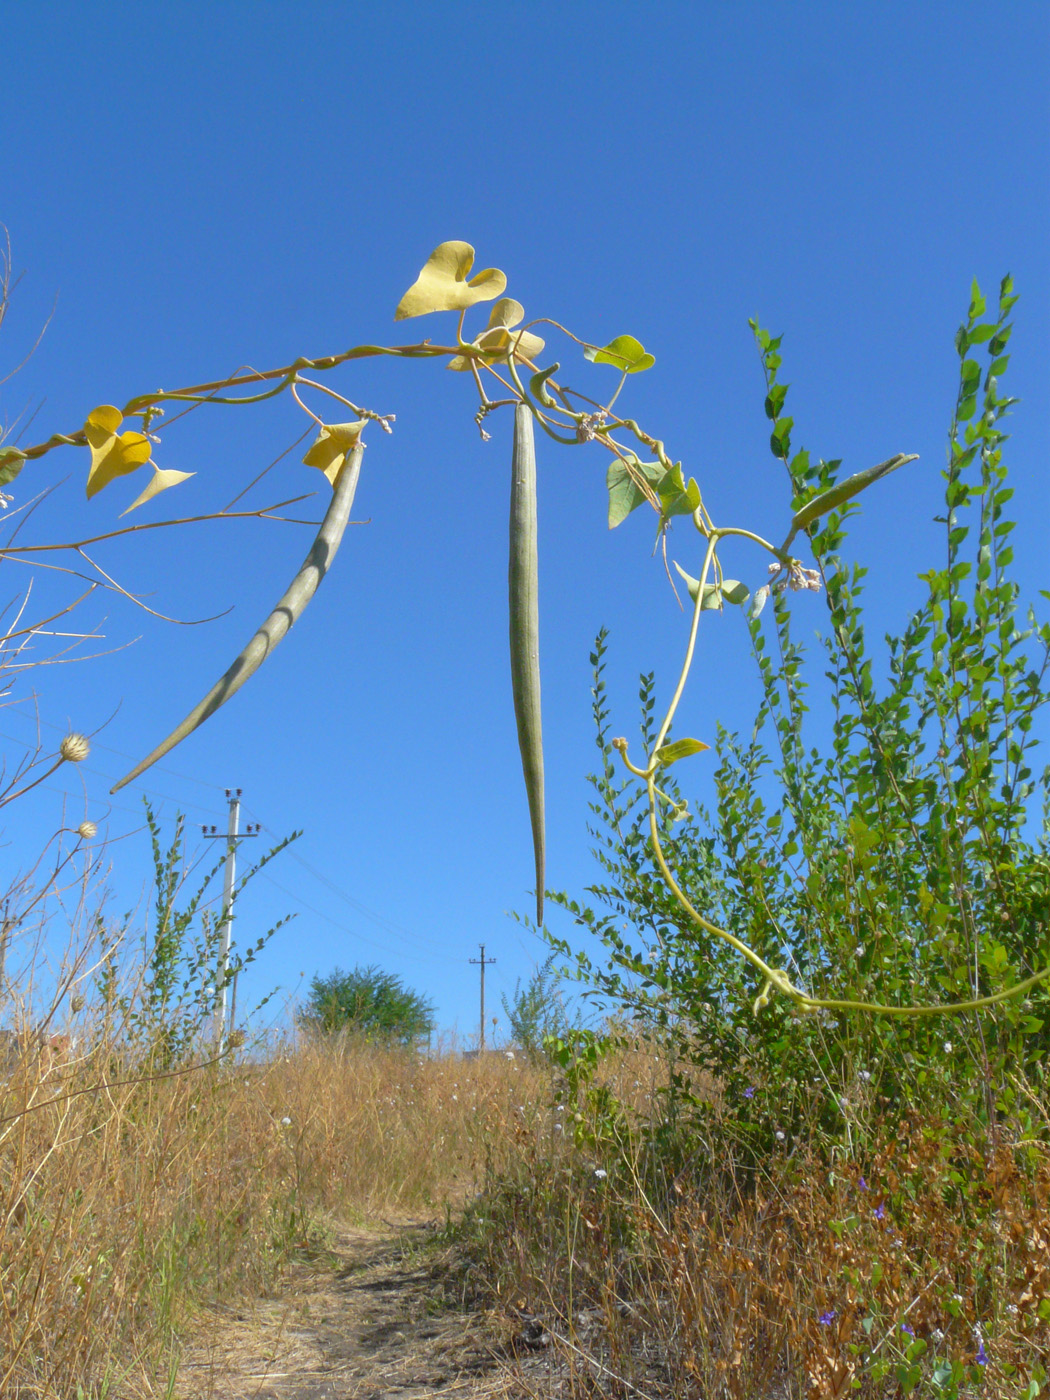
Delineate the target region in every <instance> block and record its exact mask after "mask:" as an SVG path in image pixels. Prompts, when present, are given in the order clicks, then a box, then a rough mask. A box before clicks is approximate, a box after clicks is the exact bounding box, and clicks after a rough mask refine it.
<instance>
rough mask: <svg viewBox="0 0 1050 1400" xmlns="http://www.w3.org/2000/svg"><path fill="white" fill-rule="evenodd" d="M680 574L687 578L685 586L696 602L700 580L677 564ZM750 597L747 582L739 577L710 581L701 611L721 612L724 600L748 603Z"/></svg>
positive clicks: (705, 587) (705, 590)
mask: <svg viewBox="0 0 1050 1400" xmlns="http://www.w3.org/2000/svg"><path fill="white" fill-rule="evenodd" d="M675 568H676V569H677V570H678V573H679V576H680V577H681V578H683V579H684V580H685V586H686V588H688V590H689V596H690V598H692V600H693V602H694V603H695V602H696V590H697V589H698V588H699V587H700V580H699V579H696V578H693V576H692V574H687V573H686V571H685V570H684V569H683V568H682V566H681V564H677V563H676V564H675ZM748 597H749V592H748V587H747V584H746V583H741V582H740V580H739V579H735V578H724V579H723V580H722V582H721V583H720V584H719V583H708V584H705V585H704V601H703V603H702V604H701V611H702V612H703V611H708V610H710V611H715V612H720V611H721V609H722V602H723V600H724V601H725V602H727V603H746V602H747V600H748Z"/></svg>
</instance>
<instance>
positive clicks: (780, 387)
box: [765, 384, 791, 421]
mask: <svg viewBox="0 0 1050 1400" xmlns="http://www.w3.org/2000/svg"><path fill="white" fill-rule="evenodd" d="M790 387H791V386H790V385H788V384H774V385H773V386H772V388H771V389H770V391H769V396H768V397H767V399H766V405H765V407H766V417H767V418H771V419H773V420H774V421H775V420H776V419H777V418H778V417H779V416H780V410H781V409H782V408H783V407H784V400H785V399H786V398H787V391H788V389H789V388H790Z"/></svg>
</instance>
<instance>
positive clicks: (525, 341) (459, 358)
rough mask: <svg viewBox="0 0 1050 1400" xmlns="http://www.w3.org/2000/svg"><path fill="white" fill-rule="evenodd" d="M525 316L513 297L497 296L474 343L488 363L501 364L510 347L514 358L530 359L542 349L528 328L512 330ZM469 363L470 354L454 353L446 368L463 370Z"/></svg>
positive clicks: (519, 303)
mask: <svg viewBox="0 0 1050 1400" xmlns="http://www.w3.org/2000/svg"><path fill="white" fill-rule="evenodd" d="M524 316H525V308H524V307H523V306H522V304H521V302H520V301H515V300H514V298H513V297H500V299H499V301H497V302H496V305H495V306H494V307H493V308H492V310H491V311H490V312H489V323H488V326H487V328H486V329H485V330H483V331H482V333H481V334H480V335H479V336H478V337H477V339H476V340H475V341H474V344H475V345H476V346H477V347H478V349H479V350H483V351H484V352H485V360H486V362H487V363H489V364H494V365H495V364H503V363H505V362H506V360H507V358H508V357H509V355H510V353H511V352H512V351H513V353H514V358H515V360H534V359H535V358H536V356H537V355H541V354H542V353H543V347H544V343H545V342H544V341H542V340H541V339H540V337H539V336H538V335H532V334H531V333H530V332H529V331H521V332H517V333H516V332H515V331H513V330H512V327H513V326H516V325H517V324H518V322H519V321H521V320H523V319H524ZM470 366H471V356H470V355H454V356H453V357H452V359H451V360H449V362H448V367H449V369H456V370H464V369H469V368H470Z"/></svg>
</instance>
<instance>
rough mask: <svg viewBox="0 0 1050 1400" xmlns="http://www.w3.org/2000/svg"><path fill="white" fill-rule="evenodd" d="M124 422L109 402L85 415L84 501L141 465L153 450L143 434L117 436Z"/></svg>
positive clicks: (116, 409) (121, 434)
mask: <svg viewBox="0 0 1050 1400" xmlns="http://www.w3.org/2000/svg"><path fill="white" fill-rule="evenodd" d="M123 421H124V415H123V414H122V413H121V411H120V409H119V408H114V406H113V405H112V404H111V403H104V404H101V405H100V406H99V407H98V408H96V409H94V410H93V411H92V412H91V413H89V414H88V418H87V422H86V423H85V424H84V436H85V437H86V438H87V441H88V447H90V449H91V466H90V468H89V470H88V479H87V494H88V499H90V498H91V497H92V496H94V495H97V493H98V492H99V491H101V490H102V488H103V487H104V486H108V485H109V483H110V482H111V481H115V480H116V478H117V477H118V476H127V474H128V473H129V472H133V471H137V470H138V468H139V467H142V466H145V464H146V463H147V462H148V461H149V459H150V453H151V452H152V451H153V448H152V446H151V445H150V440H149V438H148V437H147V436H146V434H145V433H130V432H129V433H120V434H119V435H118V433H117V429H118V428H119V427H120V425H121V423H123Z"/></svg>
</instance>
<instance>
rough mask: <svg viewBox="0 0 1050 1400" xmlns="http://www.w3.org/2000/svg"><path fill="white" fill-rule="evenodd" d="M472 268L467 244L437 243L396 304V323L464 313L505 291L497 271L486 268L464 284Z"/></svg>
mask: <svg viewBox="0 0 1050 1400" xmlns="http://www.w3.org/2000/svg"><path fill="white" fill-rule="evenodd" d="M473 266H474V249H473V248H472V247H471V246H470V244H469V243H461V242H459V241H458V240H455V239H453V240H451V241H450V242H448V243H440V244H439V245H438V246H437V247H436V248H435V249H434V251H433V252H432V253H431V255H430V257H429V258H427V260H426V263H425V264H424V265H423V268H422V271H421V272H420V274H419V276H418V277H417V278H416V280H415V281H414V282H413V283H412V285H411V287H409V289H408V291H407V292H406V293H405V295H404V296H403V297H402V298H401V301H400V302H399V303H398V308H397V310H396V311H395V312H394V320H395V321H404V320H407V319H408V318H409V317H411V316H426V315H429V313H430V312H432V311H465V310H466V309H467V308H468V307H470V306H474V305H475V304H476V303H477V302H479V301H495V299H496V298H497V297H498V296H502V295H503V292H504V291H505V290H506V286H507V278H506V276H505V275H504V274H503V273H502V272H500V270H499V268H497V267H487V268H485V270H484V271H483V272H479V273H477V274H476V275H475V276H473V277H471V278H470V281H469V282H468V281H467V276H468V274H469V272H470V269H471V268H472V267H473Z"/></svg>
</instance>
